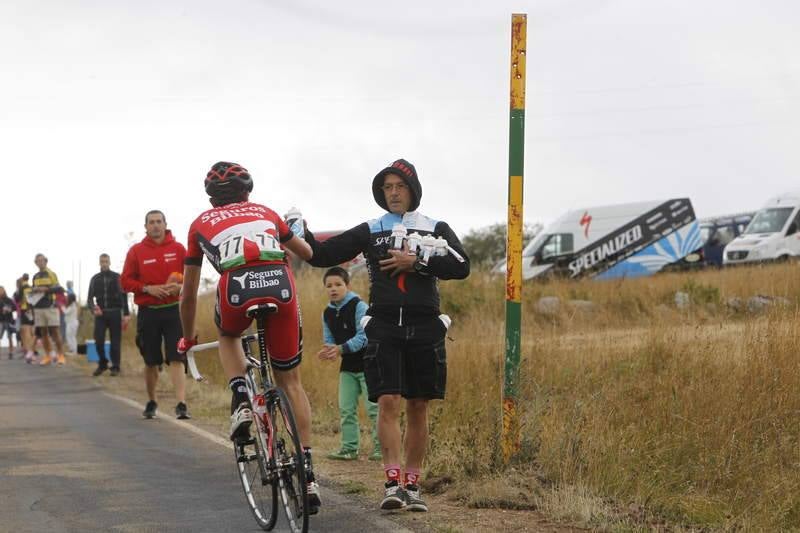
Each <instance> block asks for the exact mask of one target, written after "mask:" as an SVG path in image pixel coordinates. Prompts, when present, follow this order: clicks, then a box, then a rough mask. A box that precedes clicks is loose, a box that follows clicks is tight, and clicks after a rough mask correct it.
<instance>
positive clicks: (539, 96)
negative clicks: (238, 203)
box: [0, 0, 800, 296]
mask: <svg viewBox="0 0 800 533" xmlns="http://www.w3.org/2000/svg"><path fill="white" fill-rule="evenodd" d="M513 12H524V13H527V14H528V77H527V82H528V91H527V120H526V143H525V160H526V162H525V173H526V175H525V217H526V222H537V221H541V222H544V223H547V222H549V221H551V220H553V219H554V218H556V217H557V216H558V215H559V214H561V213H562V212H564V211H566V210H568V209H573V208H578V207H583V206H590V205H600V204H611V203H619V202H628V201H637V200H651V199H660V198H667V197H683V196H688V197H690V198H691V199H692V201H693V203H694V206H695V209H696V211H697V213H698V215H699V216H709V215H715V214H725V213H729V212H735V211H740V210H747V209H755V208H757V207H758V206H759V204H761V203H763V202H764V201H765V200H766V199H767V197H769V196H771V195H774V194H777V193H779V192H781V191H784V190H789V189H796V188H800V183H798V168H800V165H799V163H800V149H798V147H797V144H798V142H797V141H798V133H799V130H800V128H799V127H798V126H799V122H798V120H799V119H800V104H799V103H798V89H800V58H798V55H797V50H800V37H799V35H800V33H799V32H798V31H797V28H798V27H800V3H798V2H796V1H790V0H787V1H770V0H759V1H756V0H753V1H731V0H727V1H722V0H719V1H717V0H714V1H712V0H708V1H699V0H692V1H689V0H686V1H676V0H670V1H666V0H664V1H642V0H618V1H601V0H580V1H579V0H542V1H535V0H529V1H518V2H503V1H498V0H495V1H492V2H486V1H475V2H467V1H464V2H456V1H438V2H435V1H432V0H424V1H423V0H406V1H404V2H401V3H398V2H392V3H387V2H376V1H339V2H328V1H322V0H285V1H274V2H273V1H267V0H258V1H256V0H227V1H224V2H223V1H216V2H211V1H202V0H170V1H164V0H158V1H155V0H137V1H132V0H129V1H125V2H123V1H115V0H102V1H100V0H97V1H88V0H58V1H56V0H47V1H46V0H6V1H4V2H2V3H0V80H2V83H0V153H1V154H2V155H3V158H2V176H0V180H1V181H0V183H2V185H0V195H1V196H0V198H2V208H0V212H1V213H3V214H4V215H5V216H4V220H3V224H2V235H3V239H2V250H3V253H2V258H3V260H2V261H0V284H3V285H5V286H6V288H8V289H10V292H11V290H13V283H14V280H15V279H16V278H17V277H18V276H19V275H20V274H21V273H22V272H33V271H34V270H35V266H34V265H33V257H34V254H35V253H36V252H38V251H43V252H44V253H46V254H47V255H48V256H49V257H50V266H51V268H53V270H54V271H55V272H56V273H57V274H58V275H59V277H60V278H61V280H62V281H64V280H66V279H70V278H73V277H76V278H77V275H78V274H77V273H78V269H79V265H80V268H81V269H82V274H83V278H84V279H86V278H88V277H89V276H90V275H91V274H93V273H94V272H95V271H96V270H97V255H98V254H99V253H100V252H102V251H106V252H108V253H110V254H111V255H112V266H113V268H115V269H120V268H121V266H122V261H123V259H124V254H125V251H126V250H127V247H128V245H129V242H131V235H132V236H133V240H139V239H140V238H141V237H142V236H143V235H144V229H143V218H144V214H145V212H146V211H147V210H149V209H152V208H160V209H163V210H164V211H165V212H166V215H167V221H168V223H169V225H170V226H171V228H172V229H173V230H174V232H175V234H176V236H177V237H178V239H179V240H180V241H182V242H184V243H185V240H186V231H187V229H188V225H189V223H190V222H191V220H192V219H193V218H194V217H195V216H196V215H197V214H198V213H199V212H200V211H201V210H203V209H205V208H206V206H207V205H208V204H207V200H206V196H205V194H204V192H203V189H202V180H203V178H204V176H205V173H206V171H207V170H208V168H209V167H210V165H211V164H212V163H214V162H215V161H218V160H232V161H236V162H239V163H241V164H242V165H244V166H245V167H247V168H248V169H249V170H250V171H251V173H252V174H253V177H254V180H255V190H254V192H253V195H252V197H251V198H252V199H253V200H255V201H257V202H261V203H264V204H267V205H269V206H270V207H272V208H274V209H275V210H276V211H278V212H281V213H282V212H284V211H285V210H286V209H288V208H289V207H290V206H292V205H297V206H298V207H299V208H300V209H301V210H302V211H303V213H304V214H305V215H306V218H307V219H308V221H309V226H310V227H311V228H312V229H314V230H321V229H333V228H348V227H351V226H353V225H355V224H357V223H359V222H362V221H364V220H366V219H368V218H372V217H375V216H377V215H379V214H380V213H381V210H380V208H379V207H378V206H377V205H375V203H374V201H373V200H372V194H371V192H370V183H371V180H372V177H373V176H374V174H375V173H376V172H377V171H378V170H380V169H381V168H383V167H384V166H385V165H386V164H388V163H389V162H390V161H392V160H393V159H395V158H397V157H405V158H407V159H409V160H410V161H412V162H413V163H415V165H416V166H417V169H418V171H419V175H420V180H421V182H422V186H423V190H424V193H423V199H422V205H421V207H420V211H421V212H423V213H425V214H427V215H429V216H432V217H434V218H438V219H443V220H446V221H448V222H449V223H450V225H451V226H452V227H453V228H454V229H455V231H456V232H457V233H458V234H460V235H463V234H465V233H466V232H467V231H468V230H469V229H471V228H476V227H480V226H484V225H488V224H491V223H494V222H500V221H504V220H505V216H506V205H505V202H506V183H507V168H508V107H509V101H508V100H509V99H508V89H509V81H508V76H509V46H510V21H511V13H513ZM131 232H132V234H131ZM85 290H86V286H85V282H84V283H83V284H82V286H81V291H82V292H85ZM84 296H85V295H84Z"/></svg>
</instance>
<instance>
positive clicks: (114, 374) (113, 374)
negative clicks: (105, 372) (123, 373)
mask: <svg viewBox="0 0 800 533" xmlns="http://www.w3.org/2000/svg"><path fill="white" fill-rule="evenodd" d="M109 375H110V376H111V377H113V378H115V377H117V376H119V368H112V369H111V372H109Z"/></svg>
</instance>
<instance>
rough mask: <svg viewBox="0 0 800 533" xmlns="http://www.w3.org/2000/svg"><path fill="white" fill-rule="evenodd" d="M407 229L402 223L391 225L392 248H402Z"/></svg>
mask: <svg viewBox="0 0 800 533" xmlns="http://www.w3.org/2000/svg"><path fill="white" fill-rule="evenodd" d="M407 233H408V230H406V227H405V226H404V225H403V224H402V223H398V224H395V225H394V226H393V227H392V250H402V249H403V241H404V240H405V238H406V234H407Z"/></svg>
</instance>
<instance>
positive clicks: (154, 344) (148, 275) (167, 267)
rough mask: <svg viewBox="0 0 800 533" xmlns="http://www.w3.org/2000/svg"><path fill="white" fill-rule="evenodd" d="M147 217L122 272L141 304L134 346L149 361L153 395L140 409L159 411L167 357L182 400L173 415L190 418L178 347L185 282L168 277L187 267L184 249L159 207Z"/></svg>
mask: <svg viewBox="0 0 800 533" xmlns="http://www.w3.org/2000/svg"><path fill="white" fill-rule="evenodd" d="M144 222H145V224H144V227H145V231H146V232H147V234H146V235H145V237H144V239H142V240H141V242H139V243H136V244H134V245H133V246H131V248H130V249H129V250H128V255H127V256H126V257H125V266H124V267H123V268H122V276H121V278H122V288H123V289H124V290H125V291H126V292H132V293H133V297H134V303H136V305H137V306H139V312H138V314H137V317H136V345H137V346H138V347H139V352H140V353H141V354H142V357H143V358H144V363H145V366H146V368H145V372H144V378H145V386H146V387H147V396H148V398H149V401H148V402H147V406H146V407H145V410H144V413H142V414H143V416H144V417H145V418H154V417H155V416H156V409H157V408H158V403H157V402H156V385H157V384H158V373H159V371H160V369H161V365H162V364H163V363H164V362H166V363H167V366H168V367H169V375H170V379H171V380H172V386H173V387H174V389H175V398H176V399H177V400H178V404H177V405H176V406H175V415H176V416H177V417H178V418H179V419H188V418H191V416H190V415H189V411H188V409H187V407H186V376H185V373H186V354H179V353H178V349H177V348H178V340H179V339H180V338H181V337H182V336H183V331H182V329H181V318H180V314H179V311H178V301H179V294H180V289H181V286H180V285H179V284H178V283H171V282H168V281H167V280H168V279H169V277H170V275H171V274H172V273H173V272H180V271H181V270H182V269H183V261H184V259H185V257H186V248H184V246H183V245H182V244H180V243H179V242H178V241H176V240H175V238H174V237H173V236H172V232H171V231H170V230H168V229H167V220H166V217H165V216H164V213H162V212H161V211H158V210H152V211H148V212H147V214H146V215H145V219H144ZM162 346H163V351H162ZM170 363H179V364H175V365H172V364H170Z"/></svg>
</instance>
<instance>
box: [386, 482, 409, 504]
mask: <svg viewBox="0 0 800 533" xmlns="http://www.w3.org/2000/svg"><path fill="white" fill-rule="evenodd" d="M383 487H384V496H383V500H381V510H382V511H396V510H397V509H402V508H403V507H405V506H406V498H405V491H404V490H403V487H401V486H400V484H399V483H398V482H397V481H387V482H386V483H385V484H384V486H383Z"/></svg>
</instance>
